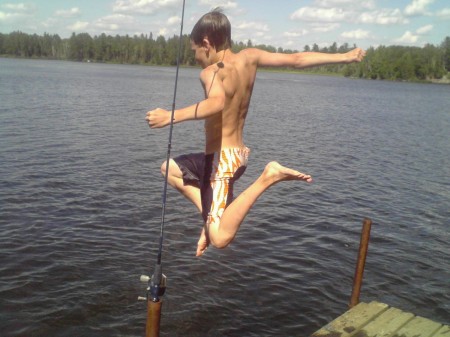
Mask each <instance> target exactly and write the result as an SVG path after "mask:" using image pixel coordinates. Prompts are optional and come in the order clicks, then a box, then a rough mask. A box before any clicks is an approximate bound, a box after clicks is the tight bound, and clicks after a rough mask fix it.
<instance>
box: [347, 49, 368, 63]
mask: <svg viewBox="0 0 450 337" xmlns="http://www.w3.org/2000/svg"><path fill="white" fill-rule="evenodd" d="M364 56H366V51H365V50H362V49H361V48H355V49H353V50H350V51H349V52H348V53H347V59H348V62H347V63H352V62H361V61H362V59H363V58H364Z"/></svg>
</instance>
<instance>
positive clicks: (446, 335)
mask: <svg viewBox="0 0 450 337" xmlns="http://www.w3.org/2000/svg"><path fill="white" fill-rule="evenodd" d="M431 337H450V326H448V325H444V326H442V328H440V329H439V331H437V332H436V334H435V335H434V336H431Z"/></svg>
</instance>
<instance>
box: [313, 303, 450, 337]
mask: <svg viewBox="0 0 450 337" xmlns="http://www.w3.org/2000/svg"><path fill="white" fill-rule="evenodd" d="M311 337H450V327H449V326H448V325H443V324H440V323H437V322H434V321H432V320H430V319H428V318H424V317H420V316H416V315H414V314H412V313H408V312H404V311H402V310H400V309H397V308H394V307H390V306H389V305H387V304H384V303H380V302H376V301H373V302H370V303H363V302H362V303H359V304H358V305H357V306H355V307H354V308H352V309H350V310H348V311H347V312H345V313H344V314H342V315H341V316H339V317H338V318H336V319H335V320H334V321H332V322H331V323H328V324H327V325H325V326H324V327H323V328H321V329H320V330H318V331H316V332H315V333H314V334H312V335H311Z"/></svg>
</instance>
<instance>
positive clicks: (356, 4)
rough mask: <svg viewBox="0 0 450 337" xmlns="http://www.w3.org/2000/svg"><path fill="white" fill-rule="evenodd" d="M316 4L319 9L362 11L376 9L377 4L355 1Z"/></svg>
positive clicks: (329, 0)
mask: <svg viewBox="0 0 450 337" xmlns="http://www.w3.org/2000/svg"><path fill="white" fill-rule="evenodd" d="M314 4H315V5H316V6H318V7H324V8H330V7H336V6H339V7H347V8H351V9H352V10H355V9H358V8H362V9H374V8H375V2H374V1H373V0H364V1H354V0H316V1H314Z"/></svg>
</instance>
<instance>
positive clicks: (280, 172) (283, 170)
mask: <svg viewBox="0 0 450 337" xmlns="http://www.w3.org/2000/svg"><path fill="white" fill-rule="evenodd" d="M264 176H265V177H267V178H268V179H271V181H272V183H277V182H279V181H283V180H303V181H306V182H308V183H310V182H312V181H313V179H312V177H311V176H310V175H309V174H305V173H301V172H299V171H296V170H293V169H290V168H288V167H285V166H282V165H280V164H278V163H277V162H275V161H272V162H270V163H269V164H267V165H266V168H265V169H264Z"/></svg>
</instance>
